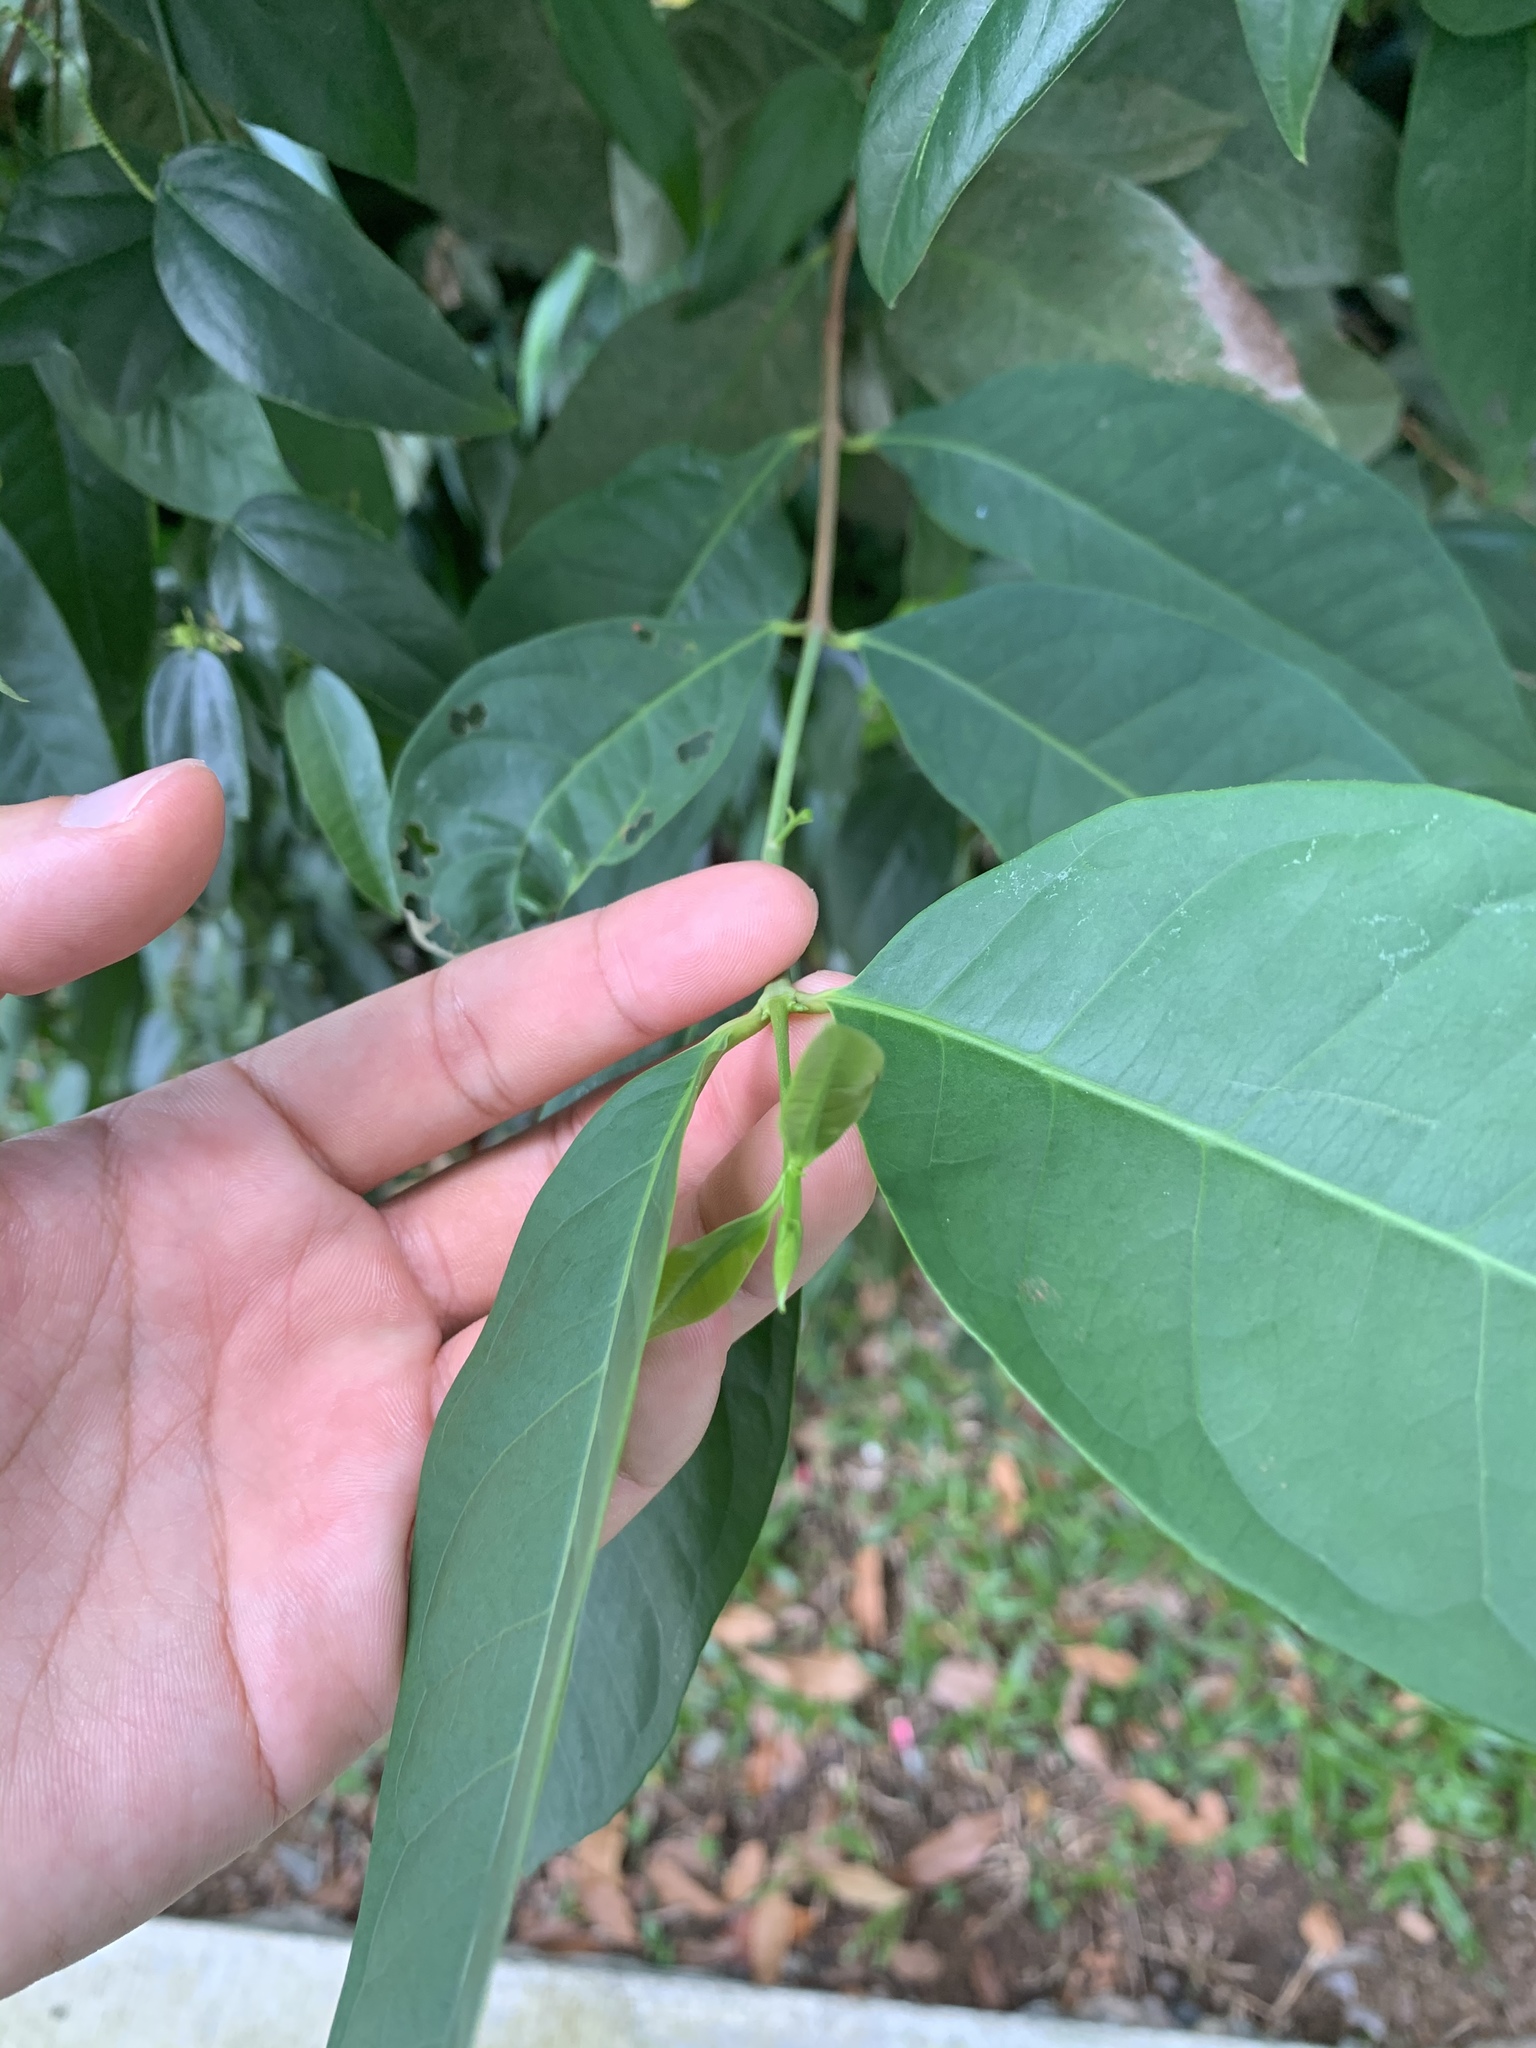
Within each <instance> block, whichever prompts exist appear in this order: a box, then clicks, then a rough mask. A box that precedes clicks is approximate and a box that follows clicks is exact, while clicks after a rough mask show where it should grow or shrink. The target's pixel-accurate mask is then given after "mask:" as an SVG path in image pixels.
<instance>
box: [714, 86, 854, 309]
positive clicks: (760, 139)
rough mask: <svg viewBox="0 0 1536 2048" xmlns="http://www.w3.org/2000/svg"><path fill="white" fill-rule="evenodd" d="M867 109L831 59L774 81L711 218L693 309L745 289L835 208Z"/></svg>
mask: <svg viewBox="0 0 1536 2048" xmlns="http://www.w3.org/2000/svg"><path fill="white" fill-rule="evenodd" d="M862 111H863V109H862V107H861V105H860V102H859V96H858V94H857V93H856V92H855V91H854V89H853V83H852V81H851V79H850V78H849V77H848V75H847V73H846V72H843V71H834V70H831V69H829V68H828V67H827V66H826V65H825V64H807V65H804V66H803V67H802V68H801V69H800V70H798V71H792V72H791V73H790V74H789V76H788V77H787V78H786V79H784V80H782V81H781V83H780V84H778V85H777V86H775V87H774V89H773V91H772V92H771V93H770V94H769V95H768V97H767V99H766V100H764V102H763V104H762V106H761V107H760V108H759V109H758V112H757V115H756V117H755V119H754V120H753V122H752V125H751V127H750V128H749V129H748V131H747V137H746V142H745V145H744V147H743V149H742V152H741V156H740V157H739V158H738V160H737V163H736V166H735V168H734V170H733V171H732V172H731V176H730V181H729V183H728V184H727V185H726V188H725V191H724V193H723V194H722V195H721V199H720V204H719V208H718V210H717V211H716V213H715V216H714V218H713V220H712V221H711V222H710V226H709V233H708V235H707V237H706V238H705V243H704V268H703V274H702V276H701V277H700V280H699V285H698V289H697V291H696V292H695V293H694V295H693V297H692V299H691V300H690V302H689V304H690V306H691V307H692V309H693V310H695V311H698V312H706V311H708V310H709V309H710V308H711V307H713V306H721V305H724V304H725V302H726V300H727V299H733V298H735V297H736V296H737V294H738V293H739V292H742V291H745V289H746V288H747V286H748V285H750V284H751V283H753V281H754V280H755V279H757V278H759V277H761V276H762V275H763V273H764V272H765V271H768V270H772V269H773V268H774V266H775V265H776V264H779V263H782V262H783V261H784V259H785V257H786V256H789V255H792V254H793V253H794V251H795V249H796V248H797V246H798V245H799V243H800V242H801V241H802V240H803V239H804V237H805V236H806V235H807V234H808V233H809V232H810V230H811V229H812V228H813V227H814V226H815V225H816V223H817V222H818V221H819V220H820V219H821V217H822V215H823V214H824V213H826V212H828V211H829V210H830V209H831V208H832V207H834V206H836V204H837V202H838V200H839V199H840V198H841V197H842V195H843V192H844V191H845V190H846V188H847V185H848V180H849V178H850V177H851V175H852V172H853V157H854V151H855V150H856V149H857V147H858V141H859V119H860V116H861V114H862Z"/></svg>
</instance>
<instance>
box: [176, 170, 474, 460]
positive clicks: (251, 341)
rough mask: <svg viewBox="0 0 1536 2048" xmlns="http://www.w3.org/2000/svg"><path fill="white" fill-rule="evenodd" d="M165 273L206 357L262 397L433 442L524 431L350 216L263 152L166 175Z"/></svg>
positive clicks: (185, 323) (407, 281) (426, 304)
mask: <svg viewBox="0 0 1536 2048" xmlns="http://www.w3.org/2000/svg"><path fill="white" fill-rule="evenodd" d="M155 269H156V271H157V273H158V275H159V278H160V285H161V289H162V290H163V291H164V293H165V295H166V298H167V299H168V300H169V301H170V304H171V307H172V310H173V311H174V312H175V314H176V317H177V319H178V320H179V321H180V322H181V324H182V326H183V327H184V328H185V329H186V331H187V333H188V334H190V335H191V337H192V339H193V340H194V341H195V342H196V343H197V345H198V347H199V348H201V349H202V350H203V352H204V354H205V355H207V356H209V357H210V358H211V359H212V360H213V361H214V362H215V363H217V364H218V365H219V366H220V368H221V369H223V370H225V371H227V372H228V374H229V375H230V376H231V377H233V378H234V379H235V381H236V382H237V383H239V384H243V385H245V386H246V387H247V388H248V389H249V390H252V391H256V392H259V393H260V394H261V396H262V397H263V398H275V399H278V400H280V401H282V402H283V403H285V404H288V405H294V406H297V407H298V408H299V409H300V410H301V411H304V412H313V413H318V414H320V415H321V417H322V418H325V419H333V420H340V421H342V422H350V423H351V424H353V425H359V426H379V427H395V428H400V429H402V430H404V431H407V432H416V433H423V434H443V435H460V434H491V433H495V432H497V431H498V429H500V428H503V427H505V426H507V425H508V424H510V422H511V419H512V415H511V412H510V409H509V408H508V407H507V405H506V404H505V403H504V401H503V400H502V398H501V396H500V394H499V393H498V392H497V390H496V388H495V386H494V385H493V384H492V383H491V381H490V379H489V378H488V377H487V376H486V374H485V372H484V371H483V370H482V369H481V368H480V367H479V365H478V364H477V363H476V362H475V360H474V357H473V356H472V355H471V354H470V352H469V350H468V349H467V348H466V347H465V345H464V343H463V342H461V341H460V340H459V338H458V336H457V335H456V334H455V333H454V332H453V330H452V328H450V327H449V326H448V325H447V323H446V322H445V321H444V320H443V319H442V317H441V315H440V314H439V313H438V312H437V311H436V309H435V308H434V307H433V306H432V304H431V302H430V301H429V300H428V299H427V298H426V297H425V296H424V295H423V294H422V293H421V292H420V291H418V290H417V289H416V287H415V285H413V284H412V283H411V281H410V279H409V278H408V277H407V276H406V275H405V273H404V271H403V270H400V269H398V268H397V267H396V266H395V265H394V264H393V263H391V262H390V261H389V259H388V257H387V256H385V255H384V254H383V253H382V252H381V251H380V250H378V249H376V248H375V247H374V245H373V244H372V243H371V242H370V241H369V240H368V239H367V237H366V236H365V235H364V234H363V233H362V231H361V230H360V229H359V228H357V227H356V226H355V225H354V224H353V223H352V221H351V220H350V219H349V218H348V216H347V215H346V214H345V213H344V212H343V211H342V209H341V208H340V207H338V206H336V205H335V204H334V203H333V202H332V201H331V200H328V199H324V198H322V197H321V195H320V194H319V193H318V192H316V191H314V190H312V189H311V187H310V186H308V185H306V184H305V182H304V180H303V179H302V178H299V177H296V176H295V175H294V173H293V172H292V171H289V170H285V169H284V167H283V166H282V165H281V164H276V163H273V162H271V161H270V160H269V159H268V158H266V157H262V156H257V155H256V154H255V153H254V151H251V150H246V149H233V148H230V147H228V146H227V145H225V144H223V143H204V144H202V145H201V146H200V147H198V148H196V149H189V150H184V151H183V152H182V153H181V155H180V156H175V157H172V158H171V160H170V162H169V163H168V164H166V165H165V167H164V169H163V170H162V171H161V173H160V188H159V204H158V205H157V207H156V209H155Z"/></svg>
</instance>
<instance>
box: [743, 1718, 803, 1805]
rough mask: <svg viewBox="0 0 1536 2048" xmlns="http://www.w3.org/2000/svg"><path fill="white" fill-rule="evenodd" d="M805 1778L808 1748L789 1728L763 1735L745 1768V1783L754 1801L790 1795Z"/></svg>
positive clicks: (755, 1744) (744, 1785) (753, 1748)
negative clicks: (783, 1794) (779, 1794)
mask: <svg viewBox="0 0 1536 2048" xmlns="http://www.w3.org/2000/svg"><path fill="white" fill-rule="evenodd" d="M804 1776H805V1749H804V1746H803V1745H802V1743H801V1742H800V1739H799V1737H798V1736H795V1735H792V1734H791V1733H790V1731H789V1730H788V1729H787V1728H781V1729H779V1730H778V1731H777V1732H776V1733H774V1734H771V1735H764V1736H762V1737H761V1738H760V1739H759V1740H758V1741H757V1742H756V1743H754V1744H753V1747H752V1751H751V1754H750V1755H749V1756H748V1757H747V1760H746V1762H745V1763H744V1764H743V1765H742V1767H741V1782H742V1786H743V1788H744V1790H745V1791H746V1793H747V1794H748V1796H749V1797H750V1798H752V1799H766V1798H767V1797H768V1795H769V1794H770V1793H771V1792H788V1791H789V1790H790V1789H791V1787H792V1786H795V1785H798V1784H799V1782H800V1780H801V1779H802V1778H803V1777H804Z"/></svg>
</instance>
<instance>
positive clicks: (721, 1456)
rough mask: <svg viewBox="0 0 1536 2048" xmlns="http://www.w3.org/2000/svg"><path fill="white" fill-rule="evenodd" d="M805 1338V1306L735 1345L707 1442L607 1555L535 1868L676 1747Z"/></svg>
mask: <svg viewBox="0 0 1536 2048" xmlns="http://www.w3.org/2000/svg"><path fill="white" fill-rule="evenodd" d="M799 1335H800V1301H799V1297H798V1296H796V1297H795V1299H794V1300H793V1301H791V1302H790V1304H789V1307H788V1309H787V1310H786V1311H785V1312H784V1314H783V1315H774V1316H770V1317H768V1319H767V1320H766V1321H765V1322H761V1323H759V1324H758V1325H757V1327H756V1329H754V1330H751V1331H749V1332H748V1334H747V1335H746V1336H745V1337H742V1338H740V1339H738V1341H737V1342H736V1343H735V1344H733V1345H732V1346H731V1352H730V1357H729V1358H728V1360H727V1361H726V1367H725V1380H724V1382H723V1384H722V1386H721V1389H720V1401H719V1405H718V1406H717V1407H716V1409H715V1414H714V1419H713V1421H712V1422H711V1423H710V1425H709V1428H708V1430H707V1431H706V1432H705V1435H704V1440H703V1442H702V1443H701V1444H700V1445H699V1448H698V1449H697V1450H696V1451H695V1452H694V1454H693V1456H692V1457H691V1458H690V1459H689V1460H688V1463H687V1464H686V1465H685V1466H684V1467H683V1469H682V1471H681V1472H679V1473H678V1474H677V1476H676V1478H674V1479H672V1480H670V1481H669V1482H668V1484H667V1485H666V1486H664V1487H663V1488H662V1490H661V1492H660V1493H659V1494H658V1495H657V1496H656V1498H655V1499H654V1500H653V1501H652V1502H651V1504H650V1505H649V1507H647V1508H644V1509H642V1511H641V1512H640V1513H639V1514H638V1515H637V1516H636V1517H635V1519H634V1520H633V1521H632V1522H630V1523H628V1524H627V1525H626V1526H625V1527H624V1528H623V1529H621V1530H620V1531H619V1533H618V1535H617V1536H615V1537H614V1538H613V1540H612V1542H611V1543H607V1544H605V1545H604V1546H603V1548H602V1549H601V1550H600V1551H599V1552H598V1557H597V1563H596V1565H595V1566H594V1567H593V1571H592V1582H591V1584H590V1585H589V1586H588V1588H587V1599H586V1605H585V1606H584V1607H583V1609H582V1613H581V1626H580V1628H579V1630H578V1631H577V1636H576V1652H575V1655H574V1657H573V1658H572V1660H571V1682H570V1686H569V1688H568V1690H567V1692H566V1695H565V1709H564V1712H563V1713H562V1714H561V1716H560V1732H559V1734H558V1735H557V1736H556V1738H555V1748H554V1754H553V1756H552V1757H551V1758H550V1765H549V1776H548V1777H547V1778H546V1779H545V1781H544V1791H543V1795H542V1797H541V1798H540V1800H539V1810H538V1814H537V1817H536V1818H535V1821H534V1825H533V1833H532V1835H531V1836H530V1838H529V1842H528V1849H527V1853H526V1857H525V1864H526V1867H527V1868H528V1869H530V1870H531V1869H533V1868H535V1867H536V1866H537V1865H538V1864H540V1863H542V1862H543V1861H544V1859H545V1857H547V1856H551V1855H553V1854H554V1852H555V1851H556V1850H557V1849H564V1848H568V1847H569V1846H570V1844H571V1843H572V1842H577V1841H580V1840H581V1838H582V1837H583V1836H584V1835H589V1834H591V1833H592V1832H593V1830H594V1829H596V1828H600V1827H602V1826H603V1825H604V1824H605V1822H607V1821H609V1820H611V1819H612V1818H613V1816H614V1814H616V1813H617V1812H618V1811H619V1809H620V1808H621V1807H622V1806H624V1805H626V1804H627V1803H628V1801H629V1800H630V1799H631V1798H632V1797H633V1796H634V1794H635V1792H636V1791H637V1790H638V1789H639V1787H640V1785H641V1783H642V1782H643V1780H644V1778H645V1776H646V1773H647V1772H648V1771H649V1770H650V1768H651V1766H652V1765H653V1764H654V1763H655V1762H656V1760H657V1758H658V1757H659V1756H660V1755H661V1753H662V1750H663V1749H664V1748H665V1747H666V1745H667V1742H668V1740H669V1738H670V1737H671V1734H672V1730H673V1728H674V1727H675V1726H676V1725H677V1716H678V1712H679V1710H680V1709H681V1707H682V1703H683V1694H684V1693H685V1692H686V1691H687V1689H688V1681H689V1679H690V1678H691V1677H692V1676H693V1671H694V1666H695V1665H696V1664H697V1663H698V1661H699V1657H700V1654H701V1653H702V1651H703V1648H704V1645H705V1643H706V1642H708V1640H709V1632H710V1630H711V1629H712V1628H713V1627H714V1625H715V1621H716V1619H717V1618H718V1616H719V1613H720V1610H721V1608H722V1607H724V1605H725V1603H726V1602H727V1600H729V1599H730V1597H731V1594H732V1593H733V1592H734V1591H735V1589H736V1585H737V1582H738V1581H739V1580H740V1578H741V1575H742V1573H743V1572H744V1571H745V1570H746V1568H747V1563H748V1560H749V1559H750V1557H751V1555H752V1546H753V1545H754V1543H756V1541H757V1538H758V1533H759V1531H760V1530H761V1528H762V1526H763V1522H764V1520H765V1519H766V1517H767V1514H768V1509H769V1507H770V1505H771V1504H772V1501H773V1490H774V1487H775V1486H776V1485H777V1484H778V1478H779V1473H780V1471H781V1470H782V1468H783V1464H784V1453H785V1449H786V1447H787V1445H788V1443H789V1415H790V1401H791V1396H792V1395H793V1393H794V1386H795V1352H796V1349H797V1346H798V1343H799Z"/></svg>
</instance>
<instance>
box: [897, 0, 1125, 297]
mask: <svg viewBox="0 0 1536 2048" xmlns="http://www.w3.org/2000/svg"><path fill="white" fill-rule="evenodd" d="M1118 4H1119V0H905V4H904V5H903V7H902V10H901V12H900V14H899V15H898V16H897V18H896V26H895V28H894V29H893V30H892V32H891V34H890V37H889V38H888V40H887V42H886V45H885V48H884V50H883V52H882V53H881V57H880V69H879V70H878V72H877V73H876V74H875V84H874V90H873V91H872V92H871V94H870V97H869V105H868V107H867V108H866V110H865V114H864V133H863V140H862V141H861V143H860V145H859V248H860V252H861V254H862V255H863V258H864V268H865V270H866V271H867V272H868V273H869V280H870V283H871V284H872V285H873V286H874V287H875V290H876V291H877V292H878V293H879V294H880V296H881V298H883V299H884V300H885V302H886V304H887V305H891V304H894V302H895V299H896V295H897V293H898V292H899V291H900V290H901V288H902V286H903V285H904V284H906V283H907V282H908V280H909V279H910V278H911V276H912V274H913V272H914V271H915V270H916V269H917V266H918V264H919V263H921V262H922V260H923V256H924V254H925V253H926V251H927V248H928V244H929V243H930V242H931V241H932V240H933V237H934V235H935V234H936V233H937V232H938V229H939V225H940V223H941V222H942V221H943V219H944V216H945V215H946V214H947V213H948V212H949V209H950V208H951V207H952V206H953V205H954V203H955V201H956V200H957V199H958V198H959V197H960V194H961V193H962V192H963V191H964V190H965V188H966V186H967V185H968V184H969V183H970V181H971V179H972V178H974V177H975V175H976V173H977V172H978V171H979V170H980V169H981V167H982V165H983V164H984V163H985V162H986V160H987V158H988V157H989V156H990V155H991V154H992V152H993V150H994V149H995V148H996V147H997V145H998V143H999V142H1000V141H1001V140H1002V138H1003V136H1004V135H1005V134H1006V133H1007V131H1008V130H1009V129H1010V128H1011V127H1012V126H1013V124H1014V122H1015V121H1016V120H1017V119H1018V118H1019V116H1020V115H1021V114H1022V113H1023V112H1024V111H1025V109H1026V108H1027V107H1029V106H1031V105H1032V104H1033V103H1034V101H1036V100H1037V99H1039V97H1040V95H1041V94H1042V93H1043V92H1044V91H1045V89H1046V87H1047V86H1048V85H1049V84H1050V83H1051V81H1052V80H1053V79H1054V78H1056V77H1057V76H1059V74H1060V73H1061V72H1063V71H1065V70H1066V68H1067V66H1068V65H1069V64H1070V63H1071V61H1072V59H1073V58H1074V57H1075V56H1076V55H1077V53H1078V51H1079V50H1081V49H1082V47H1083V45H1084V44H1085V43H1087V42H1088V41H1089V40H1090V38H1091V37H1093V36H1094V35H1095V34H1097V32H1098V31H1099V29H1101V28H1102V27H1103V26H1104V23H1105V22H1106V21H1107V20H1108V19H1109V17H1110V15H1112V14H1113V13H1114V11H1115V8H1116V6H1117V5H1118Z"/></svg>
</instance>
